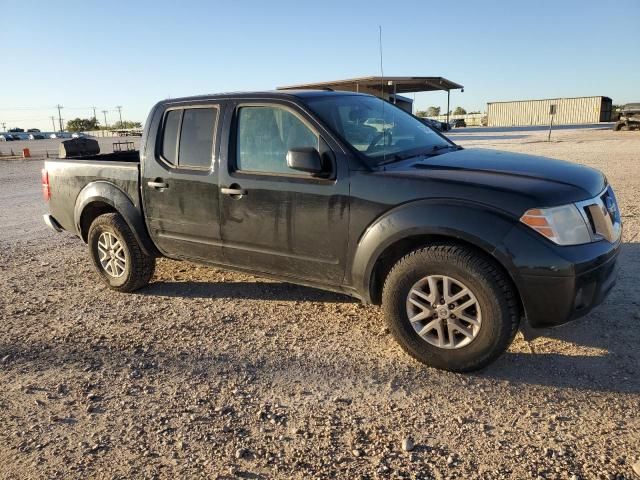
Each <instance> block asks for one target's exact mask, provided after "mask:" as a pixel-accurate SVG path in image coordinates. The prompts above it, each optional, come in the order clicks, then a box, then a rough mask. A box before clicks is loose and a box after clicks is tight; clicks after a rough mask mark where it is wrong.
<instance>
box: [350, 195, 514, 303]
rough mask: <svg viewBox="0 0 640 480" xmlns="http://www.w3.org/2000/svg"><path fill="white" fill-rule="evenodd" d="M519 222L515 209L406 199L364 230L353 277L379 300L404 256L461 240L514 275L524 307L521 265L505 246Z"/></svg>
mask: <svg viewBox="0 0 640 480" xmlns="http://www.w3.org/2000/svg"><path fill="white" fill-rule="evenodd" d="M513 226H514V220H513V219H512V218H511V217H509V215H507V214H505V213H504V212H500V211H498V210H495V209H493V208H491V207H486V206H483V205H477V204H475V203H473V204H472V203H467V202H458V201H451V202H447V201H418V202H413V203H411V204H407V205H403V206H400V207H397V208H396V209H394V210H391V211H390V212H388V213H387V214H385V215H384V216H383V217H381V218H380V219H379V220H377V221H376V222H374V224H372V225H371V226H370V227H369V228H368V229H367V230H366V232H365V233H364V234H363V235H362V237H361V238H360V241H359V242H358V246H357V249H356V254H355V257H354V261H353V265H352V271H351V275H352V277H351V280H352V282H353V284H354V287H355V288H356V290H357V291H358V292H359V294H360V296H361V297H362V298H363V299H364V300H365V301H367V302H369V303H373V304H379V303H380V301H381V297H382V287H383V285H384V279H385V278H386V275H387V274H388V273H389V271H390V270H391V268H392V267H393V265H394V264H395V263H396V262H397V261H398V260H399V259H400V258H402V257H403V256H404V255H406V254H408V253H409V252H411V251H413V250H415V249H417V248H420V247H423V246H426V245H430V244H434V243H450V244H456V245H460V246H463V247H466V248H469V249H472V250H474V251H475V252H477V253H478V255H482V256H483V257H485V258H486V259H488V260H489V261H491V262H493V263H494V264H496V265H497V266H498V268H499V269H500V270H501V272H502V273H503V274H504V275H505V278H507V279H508V280H509V282H510V284H511V287H512V288H513V291H514V293H515V295H516V298H517V300H518V304H519V308H520V311H521V312H522V311H524V310H523V308H522V299H521V296H520V292H519V290H518V286H517V281H516V278H517V274H516V272H515V267H514V266H513V264H512V262H511V260H510V259H509V257H508V255H506V254H505V252H504V250H503V249H502V248H500V244H501V242H502V239H503V238H504V237H505V236H506V234H507V233H508V232H509V231H510V230H511V229H512V228H513Z"/></svg>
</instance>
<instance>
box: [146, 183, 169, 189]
mask: <svg viewBox="0 0 640 480" xmlns="http://www.w3.org/2000/svg"><path fill="white" fill-rule="evenodd" d="M147 185H149V186H150V187H151V188H156V189H162V188H169V185H168V184H167V183H164V182H147Z"/></svg>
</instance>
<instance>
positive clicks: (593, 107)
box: [487, 97, 611, 127]
mask: <svg viewBox="0 0 640 480" xmlns="http://www.w3.org/2000/svg"><path fill="white" fill-rule="evenodd" d="M551 105H555V106H556V113H555V115H554V117H553V123H554V124H556V125H569V124H584V123H598V122H608V121H610V120H611V99H610V98H609V97H575V98H549V99H546V100H518V101H512V102H490V103H488V104H487V116H488V118H487V124H488V126H490V127H514V126H519V125H548V124H549V120H550V115H549V112H550V108H551Z"/></svg>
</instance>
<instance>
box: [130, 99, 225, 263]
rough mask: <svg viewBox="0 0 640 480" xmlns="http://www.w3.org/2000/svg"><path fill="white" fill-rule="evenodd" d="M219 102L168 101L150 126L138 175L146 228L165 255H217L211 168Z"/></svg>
mask: <svg viewBox="0 0 640 480" xmlns="http://www.w3.org/2000/svg"><path fill="white" fill-rule="evenodd" d="M220 110H221V106H220V104H218V103H207V104H198V105H193V104H191V105H189V104H187V105H173V106H171V107H169V108H166V109H164V111H162V112H159V113H158V114H157V115H156V116H155V118H154V121H153V123H152V125H151V127H150V128H152V129H153V135H151V134H150V138H149V143H150V144H151V145H147V149H146V150H147V151H148V153H149V154H150V155H146V156H145V158H143V162H142V163H143V169H142V174H141V181H142V198H143V205H144V210H145V217H146V220H147V226H148V228H149V233H150V234H151V237H152V238H153V241H154V242H155V244H156V245H157V247H158V249H159V250H160V251H161V252H162V253H163V254H165V255H167V256H169V257H180V258H193V259H202V260H208V261H221V260H222V246H221V243H220V221H219V220H220V215H219V203H218V202H219V200H218V176H217V169H216V168H215V160H216V152H217V145H216V140H217V138H218V135H217V129H218V126H219V121H218V119H219V118H220Z"/></svg>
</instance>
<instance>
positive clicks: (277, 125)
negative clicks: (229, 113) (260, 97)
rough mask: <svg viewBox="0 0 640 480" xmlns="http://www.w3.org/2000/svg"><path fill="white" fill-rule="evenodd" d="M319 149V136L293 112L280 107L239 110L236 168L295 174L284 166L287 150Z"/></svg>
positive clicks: (243, 108) (244, 108) (242, 108)
mask: <svg viewBox="0 0 640 480" xmlns="http://www.w3.org/2000/svg"><path fill="white" fill-rule="evenodd" d="M302 147H313V148H316V149H317V148H318V136H317V135H316V134H315V133H313V132H312V131H311V130H310V129H309V127H307V126H306V125H305V124H304V123H303V122H302V120H300V119H299V118H298V117H296V116H295V115H294V114H293V113H291V112H289V111H288V110H286V109H284V108H280V107H259V106H256V107H241V108H240V109H239V110H238V128H237V140H236V168H237V169H238V170H245V171H251V172H265V173H287V174H291V173H296V172H294V171H293V170H291V169H290V168H289V167H287V160H286V155H287V151H288V150H290V149H292V148H302Z"/></svg>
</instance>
